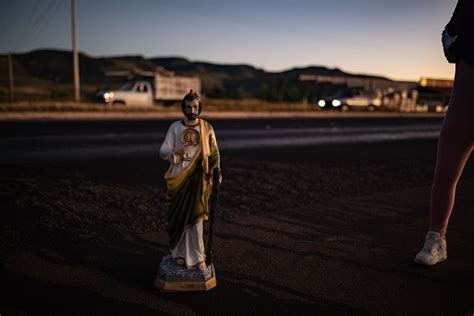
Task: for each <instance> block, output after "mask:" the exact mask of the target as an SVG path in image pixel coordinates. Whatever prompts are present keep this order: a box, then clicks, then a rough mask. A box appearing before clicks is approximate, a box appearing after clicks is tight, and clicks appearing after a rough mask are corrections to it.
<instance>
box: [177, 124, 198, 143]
mask: <svg viewBox="0 0 474 316" xmlns="http://www.w3.org/2000/svg"><path fill="white" fill-rule="evenodd" d="M198 143H199V133H198V132H197V131H196V130H195V129H192V128H188V129H186V130H184V132H182V133H181V144H183V146H184V147H189V146H193V147H194V146H196V145H197V144H198Z"/></svg>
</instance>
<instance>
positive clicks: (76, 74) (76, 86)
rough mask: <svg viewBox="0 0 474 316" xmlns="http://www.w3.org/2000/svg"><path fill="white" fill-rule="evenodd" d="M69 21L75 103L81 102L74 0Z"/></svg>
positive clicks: (73, 0)
mask: <svg viewBox="0 0 474 316" xmlns="http://www.w3.org/2000/svg"><path fill="white" fill-rule="evenodd" d="M71 16H72V18H71V21H72V50H73V63H74V96H75V100H76V102H80V101H81V93H80V91H81V90H80V83H79V55H78V53H77V36H76V0H71Z"/></svg>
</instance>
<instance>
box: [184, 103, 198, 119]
mask: <svg viewBox="0 0 474 316" xmlns="http://www.w3.org/2000/svg"><path fill="white" fill-rule="evenodd" d="M184 114H185V115H186V117H187V119H188V120H194V119H195V118H197V117H198V115H199V101H198V100H197V99H194V100H192V101H188V100H186V101H185V102H184Z"/></svg>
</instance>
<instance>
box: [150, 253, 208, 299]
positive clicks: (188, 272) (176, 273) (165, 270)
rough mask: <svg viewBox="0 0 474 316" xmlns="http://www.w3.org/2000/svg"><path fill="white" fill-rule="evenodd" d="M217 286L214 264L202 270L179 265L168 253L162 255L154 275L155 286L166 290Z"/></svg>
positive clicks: (206, 288) (178, 290)
mask: <svg viewBox="0 0 474 316" xmlns="http://www.w3.org/2000/svg"><path fill="white" fill-rule="evenodd" d="M216 286H217V281H216V272H215V270H214V265H213V264H211V265H210V266H207V268H206V270H205V271H204V272H203V271H201V270H199V268H194V269H188V268H186V267H185V266H182V265H179V264H177V263H176V262H174V260H173V259H172V258H171V256H170V255H166V256H164V257H163V259H162V260H161V263H160V268H159V270H158V273H157V275H156V279H155V287H156V288H158V289H160V290H161V291H166V292H187V291H209V290H211V289H213V288H215V287H216Z"/></svg>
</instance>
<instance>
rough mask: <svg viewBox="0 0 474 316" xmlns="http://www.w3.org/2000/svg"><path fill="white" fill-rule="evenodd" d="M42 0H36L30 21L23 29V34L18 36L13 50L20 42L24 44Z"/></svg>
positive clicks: (14, 49)
mask: <svg viewBox="0 0 474 316" xmlns="http://www.w3.org/2000/svg"><path fill="white" fill-rule="evenodd" d="M39 2H40V0H36V2H35V6H34V7H33V10H32V11H31V14H30V16H29V18H28V22H27V23H26V24H25V28H24V29H23V33H22V34H21V36H20V37H19V38H18V40H17V42H16V45H15V46H13V52H15V51H16V50H17V49H18V47H20V44H23V40H24V39H25V36H26V34H27V32H26V31H27V30H29V28H30V27H31V25H30V24H31V21H32V20H33V17H34V16H35V13H36V10H38V4H39Z"/></svg>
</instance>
